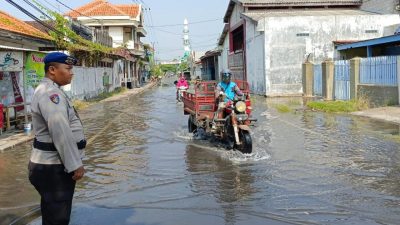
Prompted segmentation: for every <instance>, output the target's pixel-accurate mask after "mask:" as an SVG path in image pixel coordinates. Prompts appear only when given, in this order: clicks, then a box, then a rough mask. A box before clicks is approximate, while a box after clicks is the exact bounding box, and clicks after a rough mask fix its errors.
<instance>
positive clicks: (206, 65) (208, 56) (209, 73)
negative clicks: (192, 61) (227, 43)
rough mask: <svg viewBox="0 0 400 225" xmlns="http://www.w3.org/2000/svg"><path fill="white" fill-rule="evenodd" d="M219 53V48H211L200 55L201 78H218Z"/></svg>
mask: <svg viewBox="0 0 400 225" xmlns="http://www.w3.org/2000/svg"><path fill="white" fill-rule="evenodd" d="M220 54H221V51H220V50H211V51H207V52H206V53H205V54H204V56H202V57H200V60H201V71H202V73H201V79H202V80H219V68H218V56H219V55H220Z"/></svg>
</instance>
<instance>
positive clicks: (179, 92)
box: [177, 86, 188, 102]
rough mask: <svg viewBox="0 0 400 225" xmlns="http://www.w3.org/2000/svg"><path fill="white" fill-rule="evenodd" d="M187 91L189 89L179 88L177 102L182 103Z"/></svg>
mask: <svg viewBox="0 0 400 225" xmlns="http://www.w3.org/2000/svg"><path fill="white" fill-rule="evenodd" d="M187 89H188V88H187V87H184V86H180V87H177V92H178V96H177V100H178V102H182V96H183V93H184V92H186V91H187Z"/></svg>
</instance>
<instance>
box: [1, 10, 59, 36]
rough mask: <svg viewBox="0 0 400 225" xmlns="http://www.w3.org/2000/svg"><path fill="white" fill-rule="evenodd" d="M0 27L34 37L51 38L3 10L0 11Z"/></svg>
mask: <svg viewBox="0 0 400 225" xmlns="http://www.w3.org/2000/svg"><path fill="white" fill-rule="evenodd" d="M0 29H2V30H6V31H11V32H15V33H18V34H23V35H26V36H30V37H34V38H41V39H47V40H51V39H52V38H51V37H50V36H49V35H47V34H45V33H43V32H42V31H40V30H38V29H36V28H34V27H33V26H31V25H29V24H27V23H25V22H23V21H21V20H19V19H17V18H15V17H12V16H11V15H9V14H7V13H5V12H3V11H0Z"/></svg>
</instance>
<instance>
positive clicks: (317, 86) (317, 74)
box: [314, 64, 322, 96]
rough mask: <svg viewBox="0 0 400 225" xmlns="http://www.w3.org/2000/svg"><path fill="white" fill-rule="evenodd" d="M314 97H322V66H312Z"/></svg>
mask: <svg viewBox="0 0 400 225" xmlns="http://www.w3.org/2000/svg"><path fill="white" fill-rule="evenodd" d="M314 95H316V96H322V65H321V64H317V65H314Z"/></svg>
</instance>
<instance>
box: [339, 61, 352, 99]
mask: <svg viewBox="0 0 400 225" xmlns="http://www.w3.org/2000/svg"><path fill="white" fill-rule="evenodd" d="M335 99H336V100H350V61H349V60H338V61H335Z"/></svg>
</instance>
